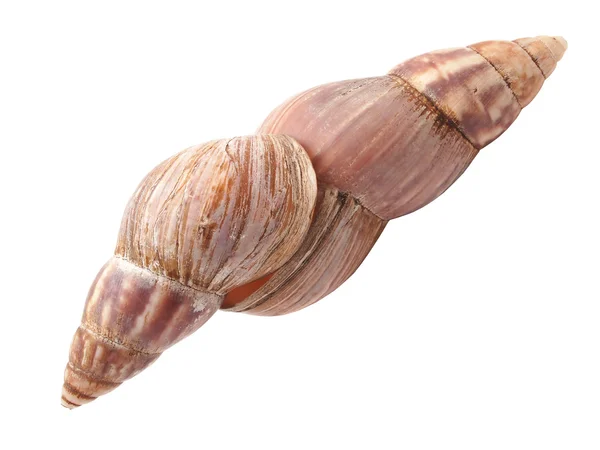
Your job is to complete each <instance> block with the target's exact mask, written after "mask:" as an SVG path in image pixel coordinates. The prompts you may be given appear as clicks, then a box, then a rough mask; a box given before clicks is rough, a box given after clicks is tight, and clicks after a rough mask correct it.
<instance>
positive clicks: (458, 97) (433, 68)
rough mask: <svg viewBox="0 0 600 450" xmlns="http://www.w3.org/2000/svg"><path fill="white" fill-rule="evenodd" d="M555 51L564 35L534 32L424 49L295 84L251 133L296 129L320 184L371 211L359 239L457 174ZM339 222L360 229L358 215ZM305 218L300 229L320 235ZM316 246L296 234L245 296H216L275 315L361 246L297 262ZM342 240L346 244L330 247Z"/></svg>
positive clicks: (527, 95) (539, 79)
mask: <svg viewBox="0 0 600 450" xmlns="http://www.w3.org/2000/svg"><path fill="white" fill-rule="evenodd" d="M565 50H566V41H565V40H564V39H562V38H559V37H548V36H541V37H537V38H526V39H518V40H516V41H513V42H508V41H487V42H481V43H478V44H474V45H471V46H469V47H466V48H454V49H448V50H439V51H434V52H429V53H426V54H424V55H420V56H417V57H415V58H411V59H409V60H407V61H405V62H403V63H401V64H398V65H397V66H395V67H394V68H393V69H392V70H391V71H390V72H389V73H388V74H387V75H385V76H380V77H372V78H364V79H357V80H346V81H340V82H335V83H329V84H325V85H322V86H317V87H315V88H312V89H309V90H307V91H305V92H303V93H300V94H298V95H296V96H294V97H292V98H290V99H288V100H287V101H286V102H284V103H283V104H282V105H280V106H279V107H278V108H276V109H275V110H273V112H271V114H270V115H269V116H268V117H267V119H266V120H265V121H264V122H263V124H262V125H261V126H260V127H259V129H258V132H259V133H282V134H286V135H290V136H292V137H294V138H295V139H297V140H298V142H299V143H300V144H301V145H302V146H303V147H304V148H305V150H306V151H307V152H308V154H309V155H310V158H311V160H312V163H313V165H314V168H315V171H316V173H317V179H318V182H319V186H320V189H321V190H322V191H325V190H327V189H337V190H338V192H340V193H345V194H347V195H349V196H351V197H352V198H354V199H356V201H357V202H358V204H359V205H360V206H361V208H363V213H364V214H371V216H373V217H376V218H378V219H379V220H378V221H375V220H374V221H371V222H370V225H368V226H369V227H371V228H370V233H366V235H367V236H370V238H365V240H364V241H363V242H362V243H364V244H365V246H366V247H369V245H370V246H372V245H373V244H374V243H375V241H376V239H377V236H378V232H376V230H379V232H380V231H381V230H382V229H383V226H385V222H386V221H388V220H391V219H393V218H396V217H400V216H402V215H405V214H408V213H411V212H413V211H415V210H417V209H419V208H421V207H423V206H425V205H427V204H428V203H430V202H431V201H433V200H434V199H435V198H437V197H438V196H439V195H441V194H442V193H443V192H444V191H445V190H446V189H448V188H449V187H450V186H451V185H452V184H453V183H454V182H455V181H456V180H457V179H458V178H459V177H460V175H461V174H462V173H463V172H464V171H465V170H466V168H467V167H468V166H469V164H470V163H471V162H472V161H473V159H474V158H475V156H476V155H477V154H478V152H479V151H480V150H481V149H482V148H483V147H485V146H486V145H488V144H489V143H490V142H492V141H493V140H495V139H496V138H497V137H498V136H500V135H501V134H502V133H503V132H504V131H505V130H506V129H507V128H508V127H509V126H510V125H511V124H512V123H513V121H514V120H515V119H516V118H517V116H518V115H519V113H520V111H521V109H522V108H523V107H525V106H526V105H528V104H529V103H530V102H531V100H532V99H533V98H534V97H535V95H536V94H537V93H538V91H539V90H540V88H541V86H542V84H543V82H544V80H545V79H546V78H547V77H548V76H549V75H550V74H551V73H552V72H553V70H554V68H555V67H556V63H557V62H558V61H559V60H560V59H561V58H562V56H563V53H564V51H565ZM322 207H323V205H319V206H317V212H316V217H319V216H320V215H321V214H322V212H321V211H320V208H322ZM346 225H347V226H348V225H349V226H356V227H363V229H364V227H365V222H364V221H357V222H346ZM315 226H316V225H315V224H313V227H312V228H311V230H310V231H309V234H308V236H309V237H310V236H317V235H318V234H319V230H316V229H314V228H315ZM337 233H339V234H340V239H342V240H343V239H355V236H357V235H358V233H352V232H348V230H344V231H342V230H336V229H332V230H331V231H330V235H331V236H335V235H336V234H337ZM342 234H343V235H344V237H341V235H342ZM351 236H352V237H351ZM367 242H368V244H367ZM319 245H321V244H319ZM319 245H316V246H309V245H304V246H303V247H302V248H301V249H300V250H299V252H298V253H297V254H296V255H294V258H292V259H291V260H290V261H289V262H288V263H287V264H286V265H284V266H283V267H282V268H281V269H279V271H276V272H275V274H274V275H273V276H272V278H271V279H269V280H268V281H266V283H265V284H264V285H262V286H261V287H260V289H259V290H257V291H255V292H254V293H253V294H252V295H251V296H250V297H249V298H248V299H246V300H243V301H241V302H240V303H239V304H237V305H232V304H229V303H228V304H227V305H226V307H227V308H228V309H231V310H233V311H244V312H248V313H256V314H272V315H276V314H284V313H287V312H290V311H294V310H296V309H298V307H299V305H308V304H311V303H314V302H315V301H317V300H319V299H320V298H322V297H323V296H324V295H327V293H329V292H331V291H333V290H334V289H335V288H336V287H338V286H339V285H340V284H341V283H343V282H344V281H345V279H346V278H347V276H346V277H339V274H340V273H342V272H343V273H345V274H348V276H349V274H351V273H353V272H354V270H356V268H358V265H359V264H360V263H361V262H362V260H363V259H364V257H366V254H367V253H368V250H369V248H370V247H369V248H366V249H365V247H362V246H361V248H362V251H361V257H360V258H343V257H341V258H340V259H339V260H336V261H329V266H328V270H327V271H324V272H322V273H317V272H316V271H314V270H313V269H309V268H308V266H307V265H304V266H302V265H299V264H298V261H304V260H308V259H310V258H311V257H313V256H312V255H314V254H317V253H318V252H319ZM344 245H348V246H349V245H351V243H350V242H349V241H346V244H344V243H343V242H338V243H337V244H336V247H339V248H342V247H343V246H344ZM342 267H343V269H342ZM284 278H285V280H283V279H284ZM314 286H328V288H327V289H325V290H319V289H314Z"/></svg>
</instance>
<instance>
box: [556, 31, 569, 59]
mask: <svg viewBox="0 0 600 450" xmlns="http://www.w3.org/2000/svg"><path fill="white" fill-rule="evenodd" d="M552 37H553V38H554V40H555V41H556V42H558V43H559V44H560V46H561V47H562V53H561V54H560V57H561V58H562V55H564V53H565V52H566V51H567V48H568V47H569V44H568V43H567V40H566V39H565V38H564V37H562V36H552Z"/></svg>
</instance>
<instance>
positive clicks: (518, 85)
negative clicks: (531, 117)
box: [469, 41, 544, 107]
mask: <svg viewBox="0 0 600 450" xmlns="http://www.w3.org/2000/svg"><path fill="white" fill-rule="evenodd" d="M469 47H470V48H472V49H473V50H475V51H476V52H477V53H479V54H480V55H481V56H482V57H484V58H485V59H486V60H487V61H489V63H490V64H492V65H493V66H494V68H495V69H496V70H497V71H498V72H499V73H500V74H501V76H502V77H503V78H504V80H505V81H506V83H507V84H508V86H509V87H510V89H511V90H512V92H513V93H514V95H515V96H516V97H517V99H518V101H519V104H520V105H521V107H525V106H527V105H528V104H529V103H530V102H531V100H533V98H534V97H535V96H536V94H537V93H538V92H539V90H540V89H541V88H542V85H543V84H544V76H543V75H542V73H541V72H540V70H539V68H538V67H537V66H536V64H535V63H534V62H533V60H532V59H531V57H530V56H529V54H528V53H527V52H526V51H525V50H523V48H521V46H519V45H518V44H516V43H514V42H509V41H485V42H479V43H477V44H473V45H471V46H469Z"/></svg>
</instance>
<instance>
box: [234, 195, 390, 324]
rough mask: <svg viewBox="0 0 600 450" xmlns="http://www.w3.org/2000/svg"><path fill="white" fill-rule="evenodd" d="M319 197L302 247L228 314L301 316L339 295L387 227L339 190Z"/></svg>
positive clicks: (384, 222)
mask: <svg viewBox="0 0 600 450" xmlns="http://www.w3.org/2000/svg"><path fill="white" fill-rule="evenodd" d="M319 193H320V195H319V197H320V198H319V201H318V204H317V213H316V216H315V218H314V221H313V224H312V226H311V228H310V230H309V233H308V236H307V237H306V239H305V240H304V242H303V244H302V247H300V249H299V250H298V251H297V252H296V253H295V254H294V256H293V257H292V258H291V259H290V260H289V261H288V262H287V263H286V264H285V265H284V266H283V267H281V268H280V269H279V270H278V271H276V272H275V273H274V274H273V276H272V277H271V278H270V279H269V280H268V281H267V282H266V283H265V284H264V285H262V286H261V287H260V288H259V289H258V290H257V291H256V292H254V293H253V294H252V295H250V296H249V297H248V298H246V299H245V300H244V301H242V302H240V303H238V304H237V305H235V306H233V307H231V308H228V309H226V310H229V311H243V312H247V313H250V314H256V315H269V316H271V315H280V314H287V313H290V312H293V311H298V310H300V309H302V308H305V307H306V306H309V305H311V304H313V303H315V302H316V301H318V300H319V299H321V298H323V297H325V296H326V295H328V294H329V293H330V292H332V291H333V290H335V289H336V288H337V287H338V286H339V285H341V284H342V283H343V282H344V281H345V280H346V279H348V277H350V275H352V274H353V273H354V271H355V270H356V269H357V268H358V266H359V265H360V264H361V262H362V261H363V260H364V258H365V257H366V256H367V254H368V253H369V251H370V250H371V248H372V246H373V244H374V243H375V241H376V240H377V238H378V237H379V235H380V234H381V232H382V231H383V229H384V227H385V225H386V223H387V222H386V221H383V220H381V219H380V218H379V217H377V216H375V215H374V214H372V213H371V212H369V211H368V210H367V209H365V208H364V207H362V206H361V205H360V203H359V202H358V201H357V200H356V199H354V198H353V197H352V196H350V195H348V194H344V193H342V192H340V191H338V190H337V189H335V188H325V187H323V188H321V189H320V191H319Z"/></svg>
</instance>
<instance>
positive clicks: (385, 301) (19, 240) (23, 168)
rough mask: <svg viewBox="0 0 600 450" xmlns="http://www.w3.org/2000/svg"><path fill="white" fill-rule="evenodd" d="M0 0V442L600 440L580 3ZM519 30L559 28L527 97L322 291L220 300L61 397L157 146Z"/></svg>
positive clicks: (173, 444)
mask: <svg viewBox="0 0 600 450" xmlns="http://www.w3.org/2000/svg"><path fill="white" fill-rule="evenodd" d="M0 4H1V6H0V57H1V60H0V152H1V153H0V169H1V176H0V196H1V197H0V198H1V200H2V209H1V219H2V220H1V221H0V240H1V247H0V248H1V252H2V258H1V262H0V264H1V265H2V267H1V270H0V277H1V281H2V291H1V294H0V295H1V301H2V310H1V314H2V315H1V316H0V317H1V322H2V325H1V327H0V333H1V336H0V337H1V342H2V346H3V348H2V356H1V371H0V378H1V382H0V389H1V392H0V394H1V398H0V412H1V414H2V422H1V423H2V425H1V426H0V429H1V432H0V446H1V447H3V448H28V447H30V446H33V445H36V446H37V447H38V448H39V447H40V446H43V448H57V447H60V448H63V449H75V448H77V449H80V450H86V449H113V448H141V449H154V448H206V449H246V448H248V449H254V448H260V449H295V448H302V449H338V448H339V449H342V448H343V449H348V448H360V449H366V448H373V449H394V448H405V449H441V448H444V449H446V448H453V449H454V448H456V449H461V450H465V449H508V448H510V449H545V450H547V449H578V450H582V449H597V448H598V447H599V446H600V426H599V424H600V360H599V351H600V288H599V273H600V271H599V268H600V267H599V266H600V263H599V254H600V242H599V230H600V220H599V218H598V198H599V194H600V177H599V175H598V171H599V167H600V156H599V153H600V152H599V150H600V145H599V144H598V142H599V139H600V138H599V137H598V136H599V134H598V132H599V128H600V125H599V124H598V119H597V111H598V102H599V98H598V87H597V85H598V81H597V78H598V70H599V67H598V50H597V49H598V45H599V44H600V42H599V39H598V34H597V33H598V31H597V26H596V23H595V22H596V20H597V16H595V15H594V14H593V13H592V12H591V11H586V9H585V6H584V5H583V2H577V1H569V2H561V3H560V4H556V5H554V4H552V2H538V3H537V4H535V3H534V2H525V1H507V0H503V1H501V2H499V1H494V2H492V1H481V0H478V1H473V2H458V1H452V2H448V1H444V2H433V1H421V2H401V1H394V2H378V1H373V0H371V1H368V2H359V3H351V2H341V3H338V4H333V3H329V2H325V1H320V2H315V3H312V2H309V1H302V2H301V1H297V2H290V3H288V2H283V1H280V2H275V3H274V4H273V5H268V4H266V3H265V2H244V3H242V2H240V3H239V4H234V3H231V2H225V1H223V2H217V1H211V2H200V1H197V2H193V3H192V2H190V3H180V2H164V5H163V6H158V5H157V4H155V3H154V2H140V3H133V2H106V1H105V2H64V1H53V2H46V1H44V2H42V1H40V2H37V3H36V2H28V1H13V2H9V1H3V2H2V3H0ZM590 4H591V3H590ZM167 5H168V6H167ZM539 34H549V35H563V36H565V38H566V39H567V40H568V41H569V44H570V47H569V50H568V51H567V53H566V54H565V56H564V58H563V60H562V61H561V63H560V64H559V67H558V68H557V70H556V71H555V72H554V74H553V75H552V77H551V78H550V79H549V80H548V81H547V83H546V84H545V86H544V88H543V89H542V91H541V92H540V94H539V96H538V97H537V98H536V99H535V100H534V101H533V103H532V104H531V105H530V106H528V107H527V108H526V109H525V110H524V111H523V113H522V114H521V116H520V117H519V119H518V120H517V121H516V123H515V124H514V125H513V127H512V128H510V129H509V130H508V131H507V132H506V133H505V134H504V135H503V136H502V137H501V138H500V139H498V140H497V141H496V142H494V143H493V144H491V145H490V146H489V147H487V148H486V149H485V150H483V151H482V152H481V154H480V155H479V156H478V157H477V158H476V160H475V162H474V163H473V164H472V165H471V167H470V168H469V170H468V171H467V172H466V173H465V174H464V176H463V177H462V178H460V180H459V181H458V182H457V183H456V184H455V185H454V186H453V187H452V188H451V189H450V190H449V191H448V192H447V193H445V194H444V195H443V196H442V197H441V198H440V199H438V200H436V201H435V202H433V203H432V204H431V205H429V206H427V207H425V208H424V209H422V210H420V211H418V212H416V213H414V214H411V215H409V216H406V217H403V218H400V219H397V220H395V221H393V222H391V223H390V224H389V225H388V227H387V229H386V230H385V232H384V233H383V235H382V237H381V239H380V240H379V242H378V243H377V245H376V246H375V248H374V249H373V251H372V252H371V254H370V255H369V256H368V258H367V259H366V261H365V262H364V263H363V265H362V266H361V267H360V268H359V270H358V271H357V272H356V274H355V275H354V276H353V277H352V278H351V279H350V280H349V281H348V282H347V283H345V284H344V285H343V286H342V287H341V288H340V289H338V290H337V291H336V292H335V293H333V294H332V295H330V296H329V297H328V298H326V299H325V300H323V301H321V302H320V303H318V304H316V305H314V306H312V307H310V308H308V309H305V310H303V311H301V312H298V313H295V314H292V315H289V316H284V317H275V318H264V317H254V316H248V315H243V314H233V313H223V312H219V313H217V314H216V315H215V317H214V318H213V319H211V320H210V321H209V322H208V324H207V325H206V326H205V327H203V328H202V329H201V330H200V331H198V332H197V333H196V334H195V335H194V336H192V337H191V338H189V339H187V340H186V341H184V342H182V343H180V344H178V345H176V346H175V347H174V348H172V349H171V350H169V351H168V352H166V353H165V354H164V355H163V356H162V357H161V359H160V360H159V361H158V362H157V363H156V364H155V365H153V367H151V368H150V369H148V370H147V371H145V372H143V373H142V374H141V375H139V376H138V377H136V378H134V379H133V380H130V381H128V382H127V383H126V384H124V385H123V386H122V387H120V388H119V389H117V390H116V391H114V392H113V393H111V394H110V395H107V396H105V397H103V398H101V399H99V400H97V401H96V402H94V403H92V404H90V405H87V406H84V407H82V408H80V409H78V410H75V411H68V410H66V409H64V408H62V407H61V406H60V402H59V398H60V389H61V385H62V376H63V368H64V365H65V363H66V362H67V354H68V347H69V345H70V342H71V337H72V334H73V332H74V331H75V328H76V327H77V325H78V323H79V319H80V315H81V312H82V308H83V304H84V300H85V296H86V293H87V290H88V287H89V285H90V283H91V281H92V280H93V278H94V276H95V275H96V272H97V271H98V269H99V268H100V267H101V265H102V264H103V263H104V262H105V261H106V260H107V259H108V258H109V257H110V255H111V252H112V250H113V248H114V244H115V240H116V234H117V230H118V227H119V223H120V218H121V214H122V212H123V208H124V206H125V203H126V201H127V200H128V198H129V196H130V195H131V193H132V192H133V190H134V188H135V187H136V185H137V183H138V182H139V181H140V180H141V178H142V177H143V176H144V175H145V174H146V173H147V172H148V171H149V170H150V169H151V168H152V167H154V166H155V165H156V164H157V163H158V162H160V161H162V160H164V159H165V158H167V157H169V156H170V155H172V154H173V153H175V152H177V151H179V150H181V149H183V148H185V147H188V146H190V145H192V144H197V143H201V142H204V141H207V140H211V139H215V138H222V137H231V136H236V135H243V134H250V133H252V132H253V131H254V130H255V129H256V127H257V126H258V125H259V124H260V122H261V121H262V120H263V118H264V117H265V116H266V114H267V113H268V112H269V111H270V110H271V109H272V108H274V107H275V106H276V105H278V104H279V103H280V102H282V101H283V100H284V99H286V98H287V97H289V96H290V95H293V94H295V93H297V92H299V91H301V90H304V89H306V88H309V87H312V86H313V85H316V84H321V83H324V82H328V81H335V80H340V79H346V78H357V77H364V76H370V75H378V74H384V73H385V72H386V71H387V70H389V69H390V68H391V67H392V66H394V65H395V64H397V63H398V62H401V61H402V60H404V59H406V58H409V57H411V56H415V55H417V54H420V53H423V52H426V51H429V50H434V49H438V48H445V47H453V46H463V45H468V44H471V43H475V42H478V41H481V40H487V39H508V40H511V39H515V38H518V37H526V36H535V35H539ZM31 448H32V447H31Z"/></svg>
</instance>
